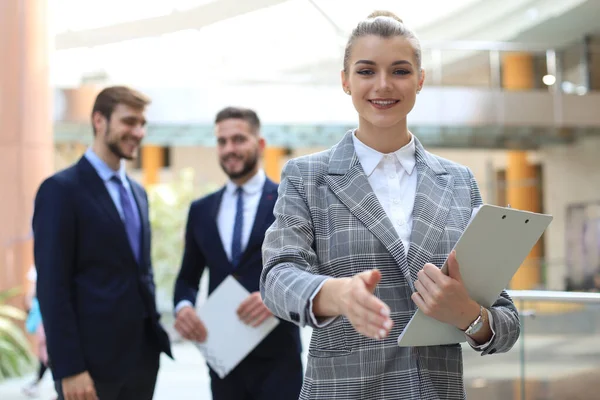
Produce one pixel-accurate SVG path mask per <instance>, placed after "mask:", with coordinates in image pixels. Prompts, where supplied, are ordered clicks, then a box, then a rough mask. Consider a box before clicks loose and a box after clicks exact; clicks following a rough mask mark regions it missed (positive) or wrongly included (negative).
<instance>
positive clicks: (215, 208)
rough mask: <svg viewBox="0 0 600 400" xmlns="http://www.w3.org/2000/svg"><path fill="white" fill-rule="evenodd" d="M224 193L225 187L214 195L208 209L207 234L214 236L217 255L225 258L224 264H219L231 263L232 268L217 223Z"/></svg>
mask: <svg viewBox="0 0 600 400" xmlns="http://www.w3.org/2000/svg"><path fill="white" fill-rule="evenodd" d="M223 193H225V187H223V188H222V189H221V190H219V191H218V192H217V193H216V194H215V196H214V197H213V204H212V205H211V207H210V209H209V210H208V212H209V218H208V219H209V223H208V224H209V225H208V232H207V234H208V235H209V237H210V236H212V237H213V238H214V243H215V248H214V251H215V252H216V253H215V255H216V256H217V257H218V258H221V259H222V260H223V262H222V264H221V263H219V265H229V266H230V269H232V268H233V266H232V265H231V261H230V260H229V258H228V257H227V252H226V251H225V247H224V246H223V242H222V241H221V232H219V226H218V224H217V217H218V216H219V209H220V207H221V200H222V199H223Z"/></svg>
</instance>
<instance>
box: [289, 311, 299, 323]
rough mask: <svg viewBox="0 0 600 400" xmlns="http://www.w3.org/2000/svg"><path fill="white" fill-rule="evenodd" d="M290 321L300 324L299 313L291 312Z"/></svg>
mask: <svg viewBox="0 0 600 400" xmlns="http://www.w3.org/2000/svg"><path fill="white" fill-rule="evenodd" d="M290 319H291V320H292V321H294V322H300V315H298V313H297V312H293V311H292V312H290Z"/></svg>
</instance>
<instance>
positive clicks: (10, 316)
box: [0, 288, 33, 380]
mask: <svg viewBox="0 0 600 400" xmlns="http://www.w3.org/2000/svg"><path fill="white" fill-rule="evenodd" d="M19 293H20V290H19V289H18V288H14V289H10V290H7V291H3V292H0V380H2V379H6V378H11V377H16V376H21V375H23V374H24V373H26V372H29V371H30V370H31V367H32V365H33V355H32V354H31V350H30V346H29V342H28V341H27V337H26V336H25V334H24V333H23V331H22V330H21V328H20V327H19V325H18V322H17V321H24V320H25V318H26V317H27V316H26V314H25V313H24V312H23V311H22V310H19V309H18V308H16V307H13V306H11V305H9V304H7V301H8V300H9V299H11V298H13V297H14V296H17V295H18V294H19Z"/></svg>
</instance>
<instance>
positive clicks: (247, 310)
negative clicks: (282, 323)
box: [237, 292, 273, 327]
mask: <svg viewBox="0 0 600 400" xmlns="http://www.w3.org/2000/svg"><path fill="white" fill-rule="evenodd" d="M237 315H238V317H240V319H241V320H242V322H244V323H245V324H246V325H250V326H254V327H257V326H259V325H260V324H262V323H263V322H264V321H265V320H266V319H267V318H268V317H270V316H271V315H273V314H271V311H269V309H268V308H267V306H265V303H263V301H262V299H261V297H260V292H254V293H252V294H250V296H248V297H247V298H246V300H244V301H242V304H240V306H239V307H238V309H237Z"/></svg>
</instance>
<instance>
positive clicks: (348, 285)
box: [336, 269, 393, 339]
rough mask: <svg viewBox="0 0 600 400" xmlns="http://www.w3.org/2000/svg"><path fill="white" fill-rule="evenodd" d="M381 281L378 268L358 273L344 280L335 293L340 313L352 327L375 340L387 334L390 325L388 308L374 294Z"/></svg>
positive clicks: (390, 327) (391, 323)
mask: <svg viewBox="0 0 600 400" xmlns="http://www.w3.org/2000/svg"><path fill="white" fill-rule="evenodd" d="M380 280H381V272H380V271H379V270H377V269H372V270H369V271H364V272H361V273H360V274H357V275H354V276H353V277H352V278H351V279H349V280H346V281H344V282H345V284H343V285H342V286H341V287H340V289H339V290H338V293H337V296H336V297H337V298H338V299H339V300H338V302H339V308H340V312H341V314H342V315H344V316H346V318H348V320H349V321H350V323H351V324H352V326H353V327H354V329H356V331H357V332H358V333H361V334H363V335H365V336H368V337H371V338H374V339H383V338H385V337H387V335H389V333H390V330H391V329H392V326H393V321H392V320H391V318H390V309H389V307H388V306H387V304H385V303H384V302H383V301H381V300H380V299H379V298H377V297H376V296H375V295H374V294H373V293H374V292H375V287H376V286H377V284H378V283H379V281H380Z"/></svg>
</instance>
